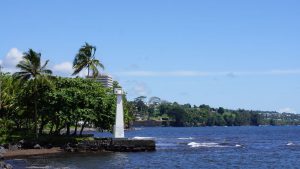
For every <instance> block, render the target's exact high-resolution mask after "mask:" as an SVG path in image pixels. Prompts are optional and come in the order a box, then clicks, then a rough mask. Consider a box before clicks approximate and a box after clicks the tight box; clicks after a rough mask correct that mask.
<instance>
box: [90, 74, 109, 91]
mask: <svg viewBox="0 0 300 169" xmlns="http://www.w3.org/2000/svg"><path fill="white" fill-rule="evenodd" d="M87 78H89V79H94V78H93V77H87ZM95 80H96V81H97V82H100V83H102V85H103V86H104V87H107V88H112V87H113V79H112V77H111V76H110V75H106V74H99V75H98V76H97V77H96V78H95Z"/></svg>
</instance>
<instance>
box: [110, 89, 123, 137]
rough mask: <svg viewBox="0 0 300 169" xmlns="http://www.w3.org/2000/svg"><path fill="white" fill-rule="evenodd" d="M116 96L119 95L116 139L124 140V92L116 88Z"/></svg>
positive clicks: (114, 132) (115, 128)
mask: <svg viewBox="0 0 300 169" xmlns="http://www.w3.org/2000/svg"><path fill="white" fill-rule="evenodd" d="M114 94H115V95H117V108H116V120H115V125H114V131H113V134H114V138H124V111H123V94H124V92H123V90H122V88H115V89H114Z"/></svg>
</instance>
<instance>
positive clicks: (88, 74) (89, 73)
mask: <svg viewBox="0 0 300 169" xmlns="http://www.w3.org/2000/svg"><path fill="white" fill-rule="evenodd" d="M88 77H90V66H88Z"/></svg>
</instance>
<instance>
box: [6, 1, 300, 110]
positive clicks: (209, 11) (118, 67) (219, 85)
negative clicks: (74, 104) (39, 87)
mask: <svg viewBox="0 0 300 169" xmlns="http://www.w3.org/2000/svg"><path fill="white" fill-rule="evenodd" d="M299 9H300V1H298V0H281V1H278V0H263V1H262V0H251V1H250V0H248V1H240V0H227V1H223V0H210V1H201V0H186V1H183V0H181V1H179V0H172V1H171V0H151V1H139V0H126V1H121V0H120V1H100V0H94V1H91V0H85V1H83V0H81V1H79V0H78V1H71V0H65V1H59V0H52V1H50V0H49V1H33V0H26V1H25V0H24V1H17V0H6V1H5V0H4V1H1V2H0V59H1V63H2V65H3V66H4V68H5V70H6V71H15V69H14V65H15V64H16V63H17V62H18V61H19V59H20V58H21V56H22V52H24V51H26V50H28V48H33V49H34V50H36V51H39V52H41V53H42V57H43V59H45V60H46V59H49V60H50V65H49V67H50V68H52V69H53V70H54V72H55V74H57V75H61V76H69V75H70V73H71V72H72V69H71V63H72V61H73V58H74V55H75V54H76V52H77V50H78V49H79V47H80V46H81V45H83V44H84V42H89V43H91V44H93V45H95V46H97V53H96V56H97V58H99V59H100V60H101V61H102V62H103V64H104V65H105V67H106V69H105V72H106V73H109V74H111V75H113V77H114V78H115V79H116V80H118V81H119V82H120V83H121V85H122V86H123V87H124V89H125V90H126V91H127V92H128V97H129V98H130V99H132V98H134V97H137V96H139V95H147V96H148V97H150V96H158V97H161V98H162V99H165V100H169V101H172V102H173V101H177V102H179V103H191V104H195V105H200V104H209V105H211V106H213V107H219V106H223V107H225V108H233V109H237V108H245V109H255V110H258V109H259V110H276V111H287V112H295V113H296V112H300V104H299V101H300V64H299V63H300V31H299V30H300V20H299V18H300V10H299Z"/></svg>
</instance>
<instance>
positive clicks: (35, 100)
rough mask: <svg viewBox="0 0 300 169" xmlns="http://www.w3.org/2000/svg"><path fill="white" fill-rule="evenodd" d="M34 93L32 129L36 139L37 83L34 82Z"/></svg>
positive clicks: (37, 135)
mask: <svg viewBox="0 0 300 169" xmlns="http://www.w3.org/2000/svg"><path fill="white" fill-rule="evenodd" d="M34 93H35V96H36V97H35V99H34V131H35V138H36V139H38V137H39V134H38V132H39V131H38V122H37V120H38V118H37V116H38V115H37V84H36V83H35V84H34Z"/></svg>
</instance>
